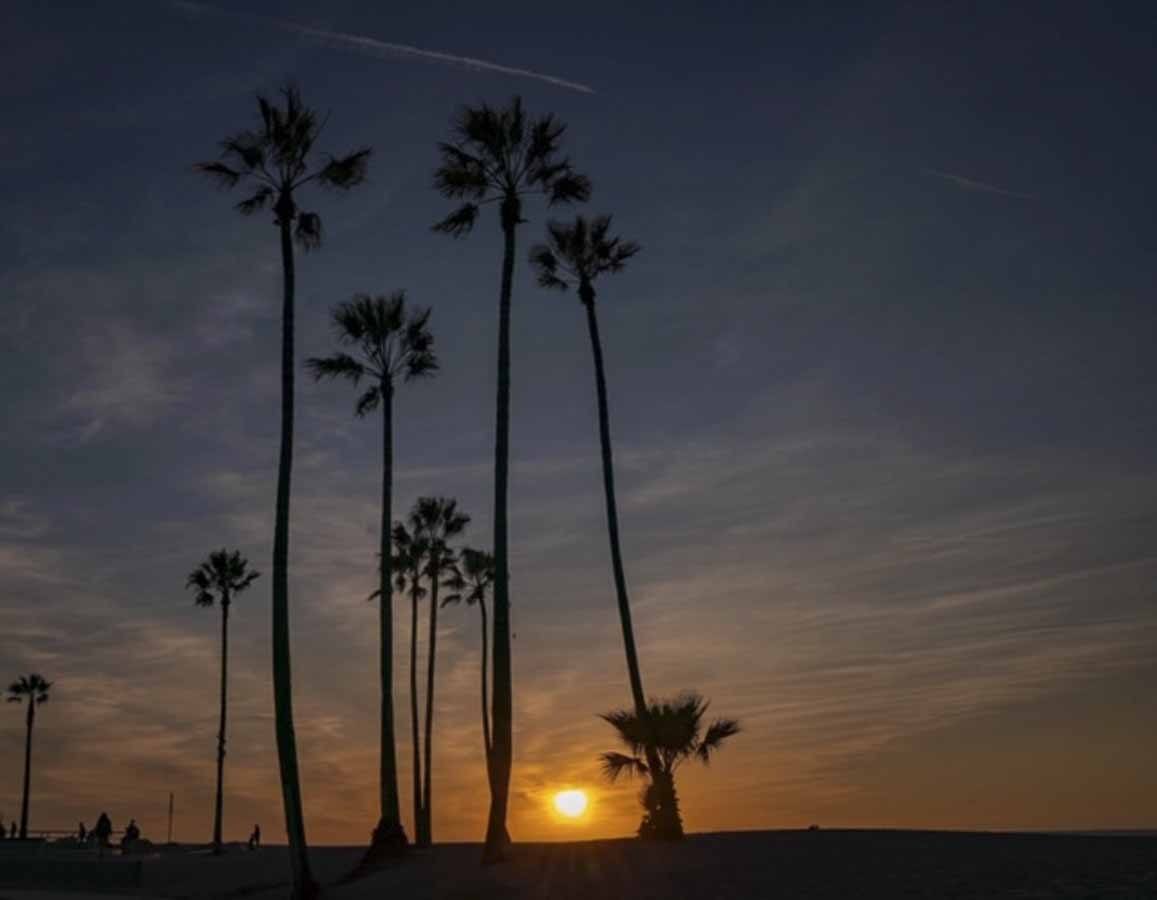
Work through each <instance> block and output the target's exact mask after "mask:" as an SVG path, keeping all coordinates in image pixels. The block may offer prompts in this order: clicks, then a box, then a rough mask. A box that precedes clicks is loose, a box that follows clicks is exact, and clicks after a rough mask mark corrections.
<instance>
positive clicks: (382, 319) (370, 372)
mask: <svg viewBox="0 0 1157 900" xmlns="http://www.w3.org/2000/svg"><path fill="white" fill-rule="evenodd" d="M429 320H430V310H428V309H426V310H418V311H412V312H409V313H408V314H407V311H406V295H405V293H404V292H403V291H396V292H394V293H393V294H391V295H390V296H388V297H386V296H378V297H370V296H368V295H366V294H358V295H356V296H355V297H354V299H353V300H352V301H350V302H348V303H342V304H341V305H339V306H338V307H337V308H335V309H334V311H333V325H334V332H335V334H336V335H337V339H338V342H339V343H341V344H342V345H344V346H346V347H350V348H352V349H353V350H354V351H355V355H351V354H350V353H345V352H341V353H335V354H333V355H332V356H328V357H325V358H317V357H314V358H311V359H309V360H308V361H307V363H306V365H307V366H308V367H309V369H310V371H312V372H313V376H314V379H315V380H320V379H322V378H346V379H348V380H350V381H352V382H353V383H354V385H355V386H357V385H359V384H360V383H361V381H362V379H363V378H364V379H366V380H367V381H368V382H369V387H367V388H366V389H365V391H363V392H362V394H361V396H360V397H359V398H358V402H357V406H356V407H355V408H354V412H355V414H356V415H357V416H359V417H360V416H364V415H366V414H367V413H369V412H372V411H373V410H374V409H376V408H377V407H378V406H379V405H380V406H381V407H382V509H381V529H380V533H379V540H380V550H379V553H378V559H379V572H378V575H379V578H378V592H377V595H378V608H379V616H378V621H379V630H378V646H379V678H380V682H381V720H380V721H381V736H380V742H379V745H380V749H379V763H380V765H379V776H378V794H379V797H378V800H379V810H380V816H379V819H378V824H377V827H376V828H375V829H374V834H373V842H372V843H371V845H370V853H369V854H368V855H369V856H371V857H378V856H384V855H391V854H395V853H397V852H399V851H401V850H403V849H405V847H406V832H405V830H404V829H403V827H402V812H401V804H400V801H399V798H398V763H397V756H396V750H395V746H394V624H393V623H394V612H393V593H392V591H391V590H390V585H391V584H392V582H393V570H392V561H393V560H392V554H391V553H390V522H391V521H392V520H393V511H392V507H393V483H394V423H393V415H394V412H393V410H394V384H395V382H396V381H397V380H398V379H399V378H400V379H401V380H403V381H411V380H413V379H415V378H420V377H422V376H424V375H432V374H433V373H434V372H435V371H436V370H437V368H438V360H437V358H436V357H435V356H434V351H433V344H434V338H433V336H432V335H431V334H430V330H429V327H428V324H429Z"/></svg>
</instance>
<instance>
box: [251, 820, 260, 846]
mask: <svg viewBox="0 0 1157 900" xmlns="http://www.w3.org/2000/svg"><path fill="white" fill-rule="evenodd" d="M260 846H261V826H260V825H254V826H253V833H252V834H251V835H249V849H250V850H256V849H257V848H258V847H260Z"/></svg>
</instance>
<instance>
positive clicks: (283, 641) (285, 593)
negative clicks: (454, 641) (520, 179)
mask: <svg viewBox="0 0 1157 900" xmlns="http://www.w3.org/2000/svg"><path fill="white" fill-rule="evenodd" d="M279 225H280V226H281V266H282V274H283V277H284V296H283V302H282V312H281V317H282V318H281V452H280V456H279V459H278V466H277V508H276V516H275V518H274V526H273V708H274V719H275V731H276V734H277V760H278V764H279V766H280V770H281V797H282V801H283V804H284V806H285V831H286V835H287V836H288V839H289V864H290V872H291V875H292V896H293V898H294V900H309V898H312V897H315V896H316V895H317V893H318V885H317V882H316V881H314V879H313V873H312V872H311V871H310V866H309V848H308V846H307V845H306V842H305V821H304V817H303V815H302V811H301V780H300V777H299V775H298V770H297V739H296V736H295V734H294V730H293V683H292V670H291V667H290V653H289V486H290V476H291V473H292V469H293V293H294V271H293V237H292V234H291V233H290V228H291V226H292V218H291V217H290V216H289V215H286V214H282V215H280V216H279Z"/></svg>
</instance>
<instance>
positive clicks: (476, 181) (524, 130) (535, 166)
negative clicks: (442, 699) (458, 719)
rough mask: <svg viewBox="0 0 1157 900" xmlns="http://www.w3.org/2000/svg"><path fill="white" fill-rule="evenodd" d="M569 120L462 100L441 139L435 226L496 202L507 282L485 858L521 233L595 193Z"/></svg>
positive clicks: (503, 678) (502, 757)
mask: <svg viewBox="0 0 1157 900" xmlns="http://www.w3.org/2000/svg"><path fill="white" fill-rule="evenodd" d="M565 131H566V126H565V125H563V124H562V123H561V122H559V121H558V120H557V119H555V117H554V116H553V115H549V114H548V115H544V116H533V117H528V116H527V115H526V113H525V112H524V111H523V108H522V100H521V99H520V98H518V97H515V98H514V99H513V100H512V101H511V103H510V105H509V106H507V107H505V108H503V109H495V108H493V107H491V106H488V105H486V104H483V105H481V106H467V107H463V109H462V110H461V112H460V113H459V114H458V116H457V118H456V119H455V120H454V124H453V139H452V141H450V142H444V143H441V144H439V145H438V149H439V152H440V154H441V157H442V162H441V165H440V166H438V168H437V169H436V170H435V172H434V185H435V187H436V188H437V190H438V191H439V192H440V193H441V194H442V195H443V196H444V197H447V198H449V199H451V200H458V201H462V202H461V204H460V205H459V207H458V208H457V209H456V210H454V212H452V213H450V215H448V216H447V217H446V218H445V219H443V220H442V221H441V222H439V223H438V224H436V225H435V226H434V230H436V231H441V232H443V233H445V234H450V235H453V236H454V237H462V236H464V235H466V234H469V233H470V232H471V231H472V230H473V228H474V223H475V222H476V221H477V220H478V215H479V213H480V212H481V208H482V206H484V205H487V204H490V203H498V204H499V225H500V226H501V228H502V237H503V252H502V281H501V286H500V288H499V295H498V298H499V299H498V393H497V402H496V405H495V419H496V424H495V436H494V560H495V570H494V571H495V574H494V690H493V693H494V696H493V701H492V706H493V719H494V721H493V724H494V734H493V738H494V747H493V752H492V765H491V766H489V780H490V815H489V819H488V823H487V826H486V845H485V848H484V850H483V859H484V861H487V862H496V861H498V860H500V859H501V858H502V857H503V855H504V853H505V850H506V847H507V845H508V844H509V843H510V835H509V834H508V833H507V830H506V812H507V806H508V803H509V799H510V774H511V766H512V764H513V760H514V731H513V729H514V724H513V716H514V709H513V703H514V701H513V684H512V682H511V661H510V569H509V560H508V547H507V513H506V500H507V481H508V472H509V465H510V298H511V290H512V283H513V279H514V257H515V233H516V230H517V228H518V226H519V225H520V224H521V223H522V222H524V221H525V220H524V219H523V218H522V213H523V203H524V201H525V200H526V199H527V198H528V197H531V196H541V197H543V198H545V199H546V202H547V203H548V204H549V205H555V204H558V203H573V202H575V201H583V200H586V199H587V198H588V197H589V196H590V181H589V180H588V179H587V178H586V176H584V175H580V174H578V173H577V172H575V170H574V167H573V166H572V165H571V162H570V160H569V159H567V158H566V157H562V156H560V146H561V142H562V136H563V133H564V132H565Z"/></svg>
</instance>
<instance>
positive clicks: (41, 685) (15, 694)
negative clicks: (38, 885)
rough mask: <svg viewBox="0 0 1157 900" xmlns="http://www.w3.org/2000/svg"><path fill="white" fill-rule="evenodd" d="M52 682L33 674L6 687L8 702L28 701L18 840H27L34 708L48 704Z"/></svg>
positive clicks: (24, 676) (23, 676)
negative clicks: (22, 795)
mask: <svg viewBox="0 0 1157 900" xmlns="http://www.w3.org/2000/svg"><path fill="white" fill-rule="evenodd" d="M50 690H52V682H51V681H45V680H44V678H43V677H41V676H40V675H37V674H36V673H35V672H33V673H32V674H30V675H22V676H21V677H20V678H18V679H16V680H15V681H14V682H12V683H11V684H10V685H8V702H9V703H23V702H24V701H25V700H27V701H28V710H27V712H25V714H24V729H25V731H24V797H23V799H22V800H21V801H20V840H22V841H23V840H26V839H27V838H28V796H29V792H30V791H31V789H32V726H33V725H35V724H36V707H38V706H39V705H40V704H41V703H47V702H48V692H49V691H50Z"/></svg>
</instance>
